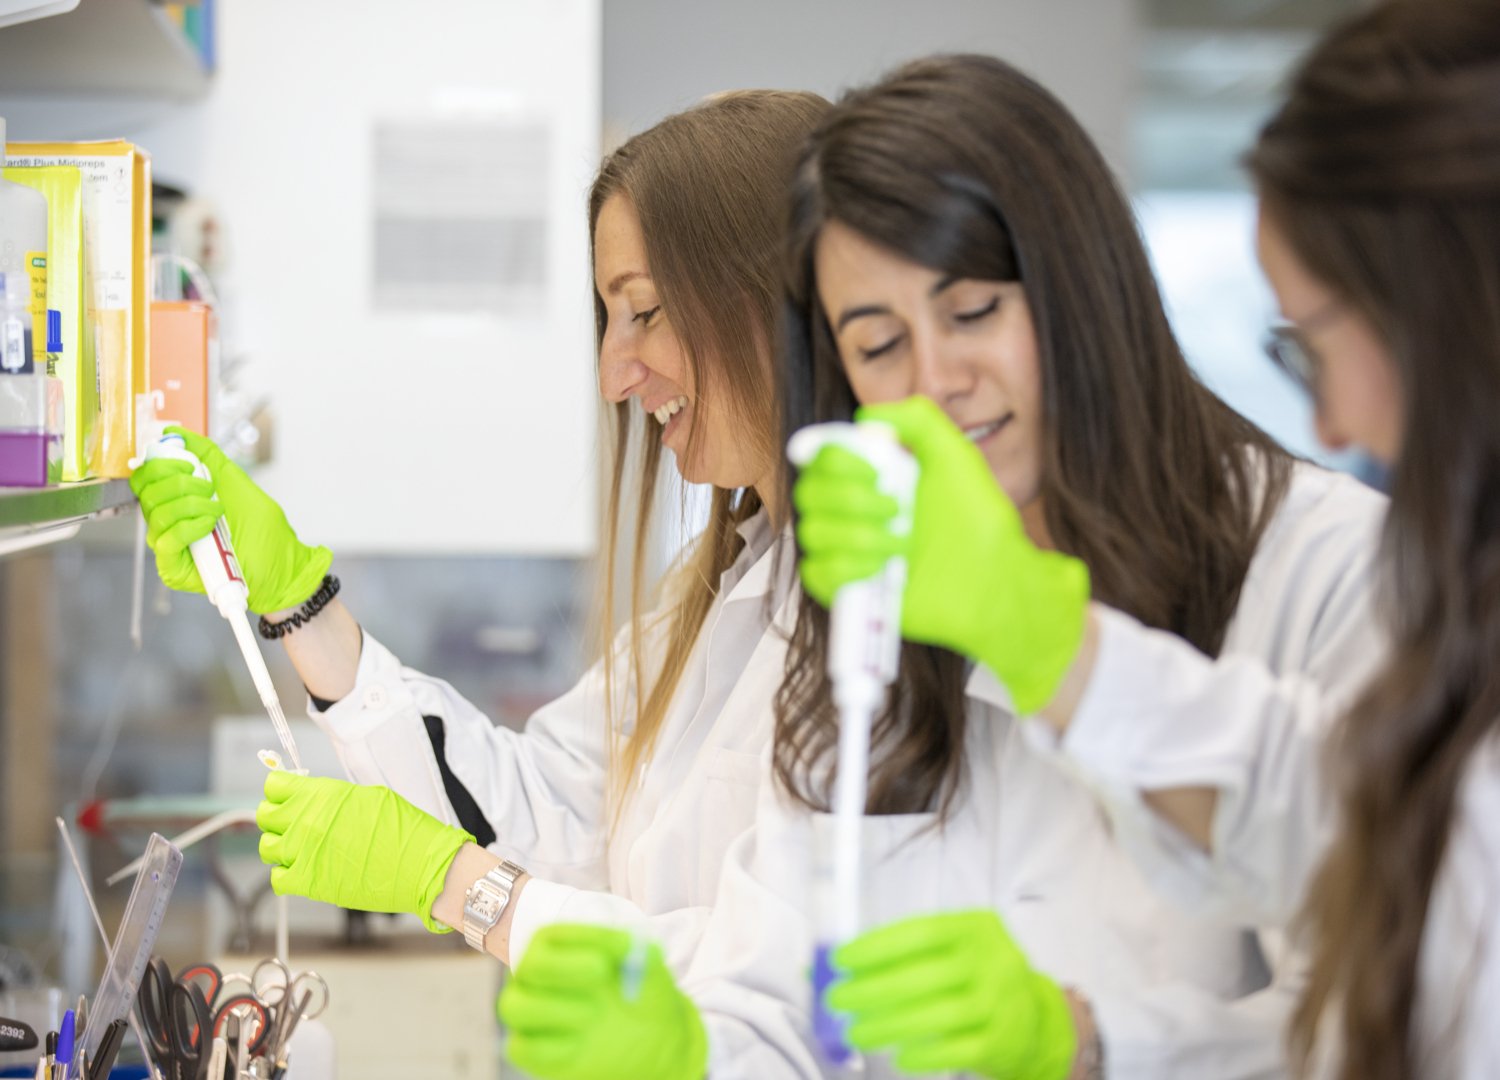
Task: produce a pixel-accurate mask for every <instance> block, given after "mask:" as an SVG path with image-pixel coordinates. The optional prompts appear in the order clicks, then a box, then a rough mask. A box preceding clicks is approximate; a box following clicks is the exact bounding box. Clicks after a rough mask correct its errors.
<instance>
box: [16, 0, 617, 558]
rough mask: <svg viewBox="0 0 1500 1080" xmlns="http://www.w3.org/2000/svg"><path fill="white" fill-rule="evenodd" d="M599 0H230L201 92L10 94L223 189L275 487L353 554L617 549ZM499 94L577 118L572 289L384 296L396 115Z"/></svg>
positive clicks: (563, 229)
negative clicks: (380, 242)
mask: <svg viewBox="0 0 1500 1080" xmlns="http://www.w3.org/2000/svg"><path fill="white" fill-rule="evenodd" d="M88 2H91V3H114V2H119V0H88ZM598 3H599V0H548V2H547V3H545V4H520V3H513V2H505V3H500V2H496V0H434V2H431V3H426V4H411V3H407V2H400V3H397V2H395V0H379V2H374V0H316V2H315V3H306V2H301V0H219V5H218V7H219V20H220V21H219V39H218V44H219V57H220V59H219V71H218V74H217V77H216V79H215V82H214V87H213V90H212V92H211V94H210V96H209V98H208V99H207V100H206V101H204V102H202V103H200V104H197V105H191V106H150V105H139V104H137V105H132V104H129V103H118V102H117V103H90V102H81V101H75V102H30V103H27V102H0V109H4V110H5V112H6V113H8V114H9V116H10V117H11V120H12V137H13V138H26V137H34V136H38V135H58V134H65V135H71V136H74V137H80V136H84V137H86V136H99V135H105V134H108V135H125V136H126V137H129V138H132V139H134V140H136V141H138V142H139V143H141V144H142V145H144V146H146V147H147V148H149V150H150V151H151V153H152V155H153V158H154V163H155V168H156V173H157V176H158V177H159V178H160V179H164V180H167V181H171V182H176V183H180V184H183V185H185V186H187V187H189V188H190V189H191V190H193V191H195V192H197V193H199V194H202V195H204V196H206V197H208V198H210V199H212V200H214V201H215V202H216V203H217V204H218V206H219V208H220V210H221V211H222V215H223V219H224V221H225V223H226V225H227V227H228V229H229V236H228V242H229V248H230V258H231V261H232V265H231V268H230V271H229V273H228V274H227V276H226V279H225V281H224V285H225V287H226V288H225V291H226V293H227V294H228V295H229V296H230V297H232V305H231V306H230V308H229V310H228V313H227V314H228V317H229V318H228V321H229V323H230V330H231V334H232V338H233V341H232V344H233V346H234V347H235V348H236V349H237V350H240V351H244V352H247V353H248V354H249V355H250V357H251V358H252V360H253V363H254V366H255V368H256V378H255V381H256V383H258V384H260V385H261V386H262V387H263V388H264V389H265V390H266V391H267V393H268V394H269V395H270V397H271V399H272V401H273V403H274V409H275V413H276V416H277V422H278V426H277V432H276V460H275V461H274V463H273V464H272V465H271V466H270V467H269V468H268V469H266V470H265V471H264V473H263V474H262V475H261V477H260V478H261V479H262V481H263V483H264V484H265V485H266V486H267V487H268V488H269V489H270V490H272V491H273V492H274V493H275V494H276V496H277V497H278V499H280V500H281V501H282V503H283V505H284V506H285V507H286V510H287V512H288V516H289V517H290V518H291V520H292V521H293V522H294V523H295V524H296V526H297V527H298V529H299V530H300V531H301V532H302V533H303V535H304V536H306V537H309V538H312V539H315V540H318V541H321V542H324V543H327V544H329V545H331V546H333V547H334V548H335V550H338V551H343V552H349V553H353V552H369V553H385V552H409V551H426V552H490V553H501V554H547V555H582V554H588V553H591V552H592V550H593V548H594V547H595V544H596V522H595V516H596V509H595V500H596V495H595V492H596V476H595V473H596V467H595V444H596V434H595V406H594V399H595V391H594V389H593V385H594V377H593V359H592V330H591V326H592V317H591V314H590V308H589V300H588V297H589V293H588V288H589V284H588V283H589V278H590V270H589V266H588V257H587V231H586V222H585V220H584V210H583V208H584V193H585V190H586V187H587V184H588V181H589V179H590V178H591V176H592V173H593V170H594V169H595V167H596V166H597V163H598V148H599V111H598V102H599V70H600V60H599V11H598ZM496 100H499V101H500V102H501V104H503V105H505V106H506V107H509V108H513V109H514V111H515V112H516V113H518V114H524V115H539V116H542V117H544V118H546V119H547V120H548V121H549V122H550V123H551V124H552V125H553V131H554V139H553V142H552V149H551V176H552V186H551V190H550V207H549V208H550V211H551V222H550V225H551V226H552V228H551V231H550V233H549V236H548V242H547V250H548V286H549V290H550V292H549V296H550V298H549V300H548V302H547V303H546V305H545V307H544V308H542V309H541V310H536V311H534V312H530V313H523V314H518V315H514V316H499V315H496V316H489V317H483V318H474V317H470V318H467V319H460V318H447V319H440V318H436V317H431V316H428V317H421V318H413V317H412V316H410V315H404V314H398V313H387V312H382V311H378V310H374V309H373V305H372V301H371V295H372V288H371V265H372V250H371V248H372V237H373V232H374V226H373V221H372V207H371V192H372V177H371V159H372V152H373V150H372V147H373V131H372V127H373V123H374V121H375V120H376V118H377V117H378V118H382V119H385V118H390V117H407V118H409V117H412V116H419V117H420V116H421V115H424V113H426V111H427V110H431V109H436V108H450V109H451V108H466V107H472V106H473V105H474V103H475V102H476V101H477V102H481V103H483V102H485V101H490V102H492V103H493V102H494V101H496ZM455 102H458V104H456V105H455ZM464 103H467V104H464Z"/></svg>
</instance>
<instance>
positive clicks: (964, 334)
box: [813, 221, 1042, 517]
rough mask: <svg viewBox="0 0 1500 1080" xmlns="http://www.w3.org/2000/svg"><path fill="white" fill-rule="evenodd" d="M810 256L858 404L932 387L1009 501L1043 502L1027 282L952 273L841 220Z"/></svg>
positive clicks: (1038, 394)
mask: <svg viewBox="0 0 1500 1080" xmlns="http://www.w3.org/2000/svg"><path fill="white" fill-rule="evenodd" d="M813 259H814V268H815V271H816V273H817V283H818V298H819V300H820V301H821V302H822V306H823V311H824V314H825V315H826V316H827V319H828V324H829V326H831V327H832V328H833V331H834V340H835V341H836V342H837V344H838V352H839V359H840V361H841V362H842V363H843V367H844V374H845V375H846V376H847V378H848V380H849V385H850V388H851V389H852V390H853V391H854V396H855V397H856V398H858V399H859V401H860V402H861V403H862V404H874V403H877V402H886V401H900V400H901V399H903V398H907V397H910V396H911V395H913V394H924V395H926V396H927V397H930V398H931V399H932V400H933V401H935V402H937V403H938V405H940V406H941V407H942V409H943V411H944V412H946V413H947V414H948V416H949V417H950V418H952V420H953V422H954V423H955V424H957V425H958V426H959V427H961V428H963V430H964V432H965V433H966V434H968V436H969V437H970V438H971V439H973V440H974V442H975V443H976V444H977V445H978V447H979V449H980V450H981V451H982V452H983V454H984V456H985V460H986V461H988V462H989V466H990V471H991V472H992V473H994V475H995V479H996V480H997V481H998V482H999V484H1000V486H1001V487H1002V488H1004V489H1005V492H1006V494H1008V495H1009V496H1010V497H1011V499H1012V501H1014V502H1015V503H1016V505H1017V506H1019V507H1021V508H1022V509H1023V511H1024V510H1027V509H1028V508H1030V509H1032V510H1033V511H1035V510H1036V508H1037V507H1036V504H1037V497H1038V495H1039V494H1040V491H1041V447H1042V389H1041V367H1040V364H1039V362H1038V359H1037V343H1036V333H1035V331H1034V330H1033V328H1032V323H1031V309H1030V307H1029V306H1028V305H1027V303H1026V292H1025V290H1024V289H1023V288H1022V287H1021V285H1020V283H1019V282H1003V281H980V280H969V279H955V278H953V277H951V276H950V275H946V274H943V273H941V272H939V271H936V270H932V269H930V268H928V267H926V266H922V265H920V264H919V263H915V262H912V261H911V260H909V259H906V258H904V257H903V256H900V255H897V254H896V253H895V252H893V251H891V250H890V249H888V248H885V247H882V246H880V245H878V244H875V243H873V242H872V241H870V240H869V239H867V238H866V237H865V236H864V235H862V234H861V233H858V232H856V231H855V230H853V229H851V228H849V227H848V226H846V225H844V224H842V223H841V222H838V221H831V222H829V223H828V224H827V225H825V226H824V227H823V229H822V230H821V231H820V232H819V234H818V240H817V246H816V248H815V251H814V256H813ZM1034 516H1035V514H1034V513H1033V514H1029V515H1028V517H1034Z"/></svg>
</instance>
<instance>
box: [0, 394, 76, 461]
mask: <svg viewBox="0 0 1500 1080" xmlns="http://www.w3.org/2000/svg"><path fill="white" fill-rule="evenodd" d="M50 390H51V388H50V387H49V386H48V380H47V376H46V373H45V372H34V373H32V374H30V375H0V487H45V486H46V485H47V484H49V483H56V482H57V481H58V479H60V478H61V476H62V433H61V432H60V431H56V430H49V425H48V414H49V411H50V405H51V402H50V398H51V397H52V394H51V392H50Z"/></svg>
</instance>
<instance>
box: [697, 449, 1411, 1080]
mask: <svg viewBox="0 0 1500 1080" xmlns="http://www.w3.org/2000/svg"><path fill="white" fill-rule="evenodd" d="M1383 505H1384V500H1383V499H1382V498H1381V497H1379V496H1378V495H1376V494H1374V493H1373V492H1370V491H1369V490H1368V489H1365V488H1363V487H1360V486H1359V485H1358V484H1357V483H1356V482H1355V481H1353V480H1350V479H1348V478H1345V477H1340V476H1336V475H1334V474H1331V473H1328V472H1325V471H1323V470H1320V469H1316V468H1313V467H1311V466H1298V467H1297V468H1296V470H1295V472H1294V478H1293V482H1292V485H1291V487H1290V490H1289V491H1288V493H1287V496H1286V498H1285V500H1284V501H1283V504H1282V506H1281V508H1280V509H1279V511H1278V513H1277V514H1276V516H1275V517H1274V518H1273V520H1272V522H1271V524H1270V525H1269V526H1268V528H1267V531H1266V533H1265V535H1264V536H1263V538H1262V542H1261V545H1260V548H1259V550H1258V551H1257V553H1256V555H1255V558H1254V560H1253V562H1252V566H1251V568H1250V571H1249V573H1248V574H1247V577H1246V581H1245V584H1244V588H1243V590H1242V593H1241V597H1240V602H1239V607H1238V609H1237V611H1236V614H1235V616H1234V619H1233V621H1232V623H1231V625H1230V627H1229V629H1228V632H1227V636H1226V640H1225V644H1224V648H1223V653H1224V654H1226V655H1240V656H1245V657H1250V658H1253V659H1254V662H1255V663H1257V664H1259V665H1261V666H1263V667H1264V666H1267V665H1269V666H1270V667H1271V668H1272V669H1274V670H1278V671H1296V672H1302V673H1305V674H1306V675H1308V676H1309V677H1310V678H1312V679H1315V680H1317V681H1319V682H1321V683H1322V684H1324V685H1327V686H1329V687H1331V688H1334V689H1336V690H1337V689H1340V688H1342V687H1343V686H1344V684H1345V683H1346V682H1347V681H1349V680H1350V679H1358V678H1362V677H1363V672H1364V668H1363V667H1362V666H1361V663H1360V660H1361V658H1363V657H1365V656H1366V655H1367V654H1370V653H1373V652H1377V651H1378V650H1379V649H1380V647H1381V643H1380V640H1379V638H1378V635H1377V633H1376V630H1375V624H1374V620H1373V619H1372V618H1371V603H1372V597H1371V564H1372V558H1373V552H1374V546H1375V537H1376V528H1377V524H1378V521H1379V518H1380V516H1381V515H1382V513H1383ZM1173 640H1179V639H1173ZM1179 644H1181V642H1180V640H1179ZM1183 648H1184V649H1185V650H1188V651H1191V650H1190V647H1189V646H1186V645H1185V644H1183ZM1141 677H1146V673H1145V672H1142V673H1141ZM967 698H968V708H969V723H968V729H967V733H966V744H965V754H966V762H967V774H966V780H965V787H964V788H963V790H962V793H961V795H960V796H959V799H958V802H957V805H956V806H955V808H954V810H953V811H952V814H951V816H950V818H949V820H948V822H947V823H946V824H945V825H944V826H943V827H941V828H938V827H937V822H936V820H935V818H934V817H933V816H932V815H930V814H913V815H900V816H892V817H869V818H866V819H865V821H864V843H865V861H866V871H865V879H864V882H863V897H864V901H863V910H862V913H861V914H862V922H863V924H864V925H865V926H866V927H873V926H877V925H881V924H884V923H886V922H889V921H891V920H893V919H897V918H900V917H903V916H907V915H913V914H919V913H924V912H930V911H934V910H939V909H959V908H972V907H988V908H992V909H994V910H996V911H998V913H999V914H1000V916H1001V917H1002V919H1003V920H1004V921H1005V923H1006V925H1007V927H1008V928H1009V930H1010V931H1011V933H1012V934H1013V935H1014V936H1015V938H1016V940H1017V941H1018V942H1019V944H1020V945H1021V947H1022V949H1023V950H1024V951H1025V952H1026V954H1027V956H1028V957H1029V958H1030V960H1031V962H1032V964H1033V965H1034V966H1035V967H1037V968H1038V969H1039V970H1041V971H1043V972H1046V973H1047V974H1049V975H1050V976H1052V977H1053V978H1054V979H1057V980H1058V981H1059V982H1061V983H1063V984H1064V985H1068V986H1073V987H1076V988H1078V989H1080V990H1082V991H1083V992H1084V993H1085V994H1086V995H1087V996H1088V997H1089V998H1090V999H1091V1000H1092V1003H1093V1007H1094V1012H1095V1017H1096V1019H1097V1021H1098V1024H1099V1028H1100V1030H1101V1032H1102V1036H1103V1040H1104V1044H1105V1048H1106V1057H1107V1061H1108V1075H1109V1076H1110V1077H1111V1078H1114V1080H1119V1078H1132V1077H1139V1078H1142V1080H1144V1078H1148V1077H1149V1078H1153V1080H1160V1078H1182V1080H1189V1078H1190V1080H1208V1078H1242V1077H1262V1076H1280V1075H1284V1072H1285V1065H1284V1052H1283V1040H1282V1031H1283V1027H1284V1025H1285V1023H1286V1020H1287V1017H1288V1015H1289V1012H1290V1008H1291V1005H1292V1003H1293V1002H1294V1000H1295V985H1294V983H1295V976H1296V973H1297V970H1298V969H1297V966H1296V964H1295V963H1293V962H1292V960H1291V959H1289V958H1287V957H1286V956H1283V955H1281V954H1280V953H1279V950H1277V949H1276V948H1274V947H1266V943H1265V942H1264V941H1263V939H1262V937H1261V935H1259V934H1258V933H1257V932H1256V930H1255V929H1254V927H1255V926H1256V924H1255V923H1254V922H1252V921H1231V920H1226V919H1224V918H1221V917H1219V916H1218V915H1217V914H1214V913H1207V914H1205V913H1200V912H1196V911H1192V910H1187V909H1182V908H1179V907H1176V906H1174V905H1173V904H1172V903H1171V902H1170V901H1169V900H1168V899H1167V898H1166V897H1165V896H1163V895H1162V894H1161V893H1160V892H1158V891H1157V890H1155V889H1153V888H1152V887H1151V886H1150V885H1149V884H1148V882H1147V880H1146V879H1145V877H1144V876H1143V874H1142V873H1141V872H1140V871H1139V870H1138V869H1137V867H1136V866H1135V865H1134V863H1132V861H1131V860H1130V858H1129V857H1127V855H1126V852H1125V851H1124V849H1123V848H1122V847H1121V845H1120V843H1119V842H1117V839H1116V836H1115V835H1114V832H1113V830H1112V828H1111V823H1110V821H1109V819H1108V818H1107V817H1106V816H1105V815H1104V813H1103V812H1102V811H1101V809H1100V805H1099V803H1098V802H1097V801H1096V800H1095V799H1094V798H1093V797H1092V795H1091V793H1090V791H1089V789H1088V788H1087V787H1085V786H1084V785H1083V784H1081V783H1080V782H1079V780H1078V779H1077V778H1075V777H1074V776H1073V775H1072V774H1071V773H1070V772H1069V770H1068V769H1067V768H1066V767H1064V763H1062V762H1060V761H1059V760H1058V759H1057V758H1056V756H1055V755H1049V754H1048V753H1046V752H1045V751H1044V749H1039V748H1038V747H1036V746H1035V745H1033V740H1032V739H1030V738H1029V737H1028V736H1027V734H1026V732H1025V729H1024V726H1023V725H1022V724H1021V723H1020V722H1019V721H1017V720H1016V719H1015V717H1014V716H1013V715H1012V714H1011V711H1010V707H1009V702H1008V698H1007V695H1006V694H1005V692H1004V690H1003V689H1002V688H1001V687H1000V686H999V685H998V683H997V682H996V680H995V679H994V677H993V676H992V675H991V674H990V673H989V672H988V670H987V669H984V668H976V669H975V671H974V674H973V675H972V677H971V679H970V681H969V684H968V688H967ZM1221 704H1222V703H1219V702H1216V701H1204V702H1202V703H1201V707H1200V708H1198V709H1197V710H1196V711H1195V713H1194V715H1193V717H1192V721H1193V723H1194V724H1196V725H1200V726H1202V727H1203V728H1205V729H1213V728H1214V727H1215V726H1216V725H1218V724H1219V723H1220V715H1219V713H1220V706H1221ZM1101 706H1102V707H1104V708H1106V709H1107V702H1106V701H1105V699H1104V698H1103V696H1101ZM829 820H830V819H829V818H828V817H827V815H821V814H811V813H808V812H806V811H805V810H802V809H799V808H797V807H795V806H793V805H791V804H790V803H789V802H788V800H787V799H786V797H785V796H784V794H783V793H782V792H781V791H780V789H779V788H778V787H776V786H775V785H773V784H772V783H770V782H769V780H768V781H767V782H766V783H765V784H764V785H763V787H762V790H761V796H760V805H759V807H758V810H757V818H756V827H755V829H754V830H753V831H752V832H751V833H748V834H746V835H745V836H744V837H741V838H740V839H739V840H737V841H736V843H735V846H734V848H733V849H732V850H731V853H730V856H729V858H728V859H727V860H726V865H725V871H724V879H723V881H722V882H721V886H720V893H719V899H718V902H717V904H716V906H715V909H714V912H713V915H712V917H711V919H710V923H709V927H708V929H707V931H706V933H705V936H704V939H703V942H702V945H701V947H700V951H699V954H698V956H697V957H696V958H695V961H694V966H693V968H692V970H691V971H690V973H689V979H688V982H687V988H688V990H689V992H690V993H692V994H693V996H694V997H695V998H696V999H697V1001H698V1002H699V1004H700V1006H701V1007H702V1008H703V1010H704V1014H705V1022H706V1025H707V1027H708V1029H709V1033H710V1048H711V1049H710V1054H711V1069H710V1073H711V1075H712V1076H713V1077H714V1078H715V1080H728V1078H731V1077H732V1078H740V1077H743V1078H746V1080H749V1078H754V1080H771V1078H779V1077H806V1076H813V1075H817V1073H818V1070H819V1065H818V1060H817V1058H816V1056H815V1053H814V1051H813V1050H812V1049H811V1046H810V1043H809V1036H808V1030H809V1021H808V1010H809V1005H810V995H809V991H808V983H807V977H806V974H805V968H806V965H807V964H808V962H809V959H810V957H811V955H812V949H813V945H814V934H815V933H816V928H815V927H814V926H813V925H812V923H811V922H810V920H809V917H808V913H809V912H811V911H813V910H814V909H813V906H812V905H813V902H814V897H813V886H812V881H811V875H810V870H811V867H812V866H813V859H814V855H815V850H816V848H817V846H818V842H819V840H818V838H819V837H820V836H821V835H822V834H823V833H824V831H825V830H826V829H827V823H828V821H829ZM1272 945H1273V946H1274V942H1273V943H1272ZM1272 965H1275V966H1276V968H1277V969H1278V970H1277V972H1276V975H1277V976H1278V977H1277V978H1275V979H1274V980H1273V978H1272V972H1271V971H1270V970H1269V969H1270V967H1271V966H1272ZM867 1075H870V1076H890V1075H894V1071H893V1069H892V1068H891V1066H890V1064H889V1062H888V1061H887V1060H886V1059H885V1058H883V1057H882V1058H877V1059H875V1060H873V1061H872V1062H871V1063H870V1064H869V1072H868V1074H867Z"/></svg>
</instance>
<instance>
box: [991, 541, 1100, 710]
mask: <svg viewBox="0 0 1500 1080" xmlns="http://www.w3.org/2000/svg"><path fill="white" fill-rule="evenodd" d="M1029 561H1030V566H1029V567H1028V572H1026V573H1023V574H1016V575H1014V576H1012V577H1010V578H1008V579H1007V580H1006V582H1005V583H1004V584H1003V585H1002V586H1000V588H1003V589H1005V590H1006V591H1007V592H1009V593H1010V594H1011V596H1012V597H1013V599H1011V600H1008V601H1007V602H1006V603H1002V604H997V605H996V610H997V611H1018V610H1019V611H1038V612H1047V613H1048V614H1047V617H1046V618H1038V619H1033V620H1032V621H1031V623H1030V625H1029V627H1028V629H1029V631H1030V633H1031V640H1030V642H1029V644H1028V647H1027V650H1026V656H1025V657H1024V662H1023V663H1017V662H1016V660H1017V658H1016V657H1014V656H1012V655H1010V652H1009V650H1007V649H1006V648H1005V647H1004V640H1003V639H1004V638H1005V637H1007V636H1009V635H1010V634H1012V633H1013V631H1012V630H1011V629H1010V628H1009V627H1004V628H997V629H1003V631H1004V632H1003V633H1001V634H996V635H995V636H996V637H999V638H1001V639H1002V640H1000V641H992V643H991V644H989V645H988V646H987V647H986V648H985V650H984V652H983V654H982V655H981V657H980V659H982V660H983V661H984V662H985V664H987V665H988V666H989V668H990V670H992V671H993V672H994V673H995V674H996V675H997V676H998V677H999V679H1000V681H1001V682H1002V683H1004V684H1005V687H1006V689H1007V690H1009V691H1010V695H1011V702H1012V703H1013V704H1014V705H1015V708H1016V714H1017V715H1019V716H1030V715H1032V714H1033V713H1036V712H1038V711H1040V710H1041V709H1042V708H1044V707H1045V706H1046V704H1047V703H1048V702H1049V701H1051V700H1052V698H1053V696H1054V695H1055V694H1056V693H1057V688H1058V686H1059V685H1060V684H1061V683H1062V680H1063V677H1064V676H1065V675H1067V673H1068V669H1069V668H1071V667H1072V666H1073V660H1074V658H1075V657H1077V655H1078V650H1079V648H1080V647H1081V646H1082V644H1083V632H1084V628H1085V627H1086V626H1087V625H1088V605H1089V571H1088V567H1087V566H1085V565H1084V564H1083V562H1082V560H1080V559H1075V558H1073V557H1072V556H1071V555H1060V554H1058V553H1057V552H1052V551H1034V552H1033V555H1032V559H1031V560H1029Z"/></svg>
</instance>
